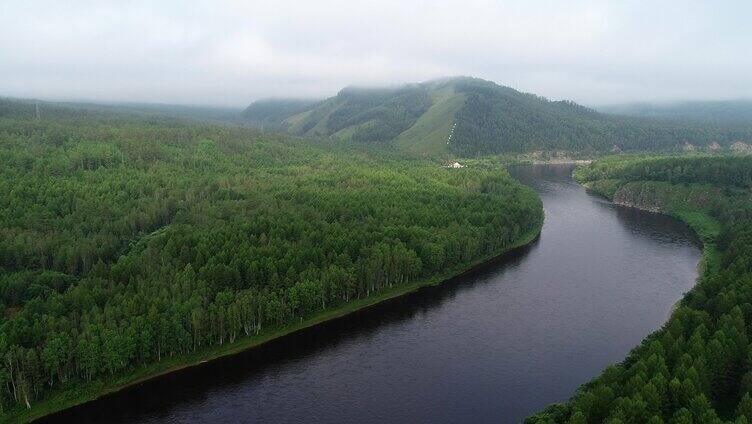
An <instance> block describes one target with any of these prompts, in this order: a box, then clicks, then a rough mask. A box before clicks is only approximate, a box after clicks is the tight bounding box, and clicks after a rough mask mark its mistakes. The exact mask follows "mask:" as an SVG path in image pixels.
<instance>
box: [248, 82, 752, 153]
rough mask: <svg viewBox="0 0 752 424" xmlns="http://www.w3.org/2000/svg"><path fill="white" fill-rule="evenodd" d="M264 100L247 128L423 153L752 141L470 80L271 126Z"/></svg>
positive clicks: (333, 103) (359, 96) (365, 96)
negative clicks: (260, 126) (267, 127)
mask: <svg viewBox="0 0 752 424" xmlns="http://www.w3.org/2000/svg"><path fill="white" fill-rule="evenodd" d="M264 102H267V103H268V101H260V102H256V103H254V104H252V105H251V106H249V108H248V109H247V110H246V115H245V116H246V119H247V120H248V121H249V122H251V123H253V122H258V121H261V120H264V119H266V120H267V121H266V124H267V125H271V126H273V127H275V128H276V129H281V130H284V131H287V132H289V133H291V134H295V135H299V136H311V137H329V138H333V139H340V140H349V141H354V142H393V143H395V144H396V145H398V146H400V147H402V148H405V149H408V150H412V151H415V152H420V153H426V154H441V153H454V154H460V155H476V154H486V153H502V152H521V151H533V150H548V151H585V152H603V151H611V150H624V151H630V150H631V151H638V150H639V151H644V150H681V149H687V148H710V147H711V146H712V148H713V149H717V148H729V146H731V145H732V144H733V143H735V142H744V143H750V142H752V123H748V124H744V125H738V124H735V125H730V124H728V123H726V122H677V121H671V120H658V119H644V118H639V117H626V116H616V115H608V114H602V113H599V112H597V111H595V110H593V109H590V108H587V107H584V106H580V105H578V104H576V103H573V102H570V101H550V100H548V99H545V98H543V97H540V96H536V95H534V94H528V93H522V92H519V91H517V90H514V89H512V88H509V87H504V86H500V85H497V84H495V83H493V82H490V81H484V80H481V79H477V78H469V77H458V78H449V79H442V80H435V81H429V82H424V83H420V84H410V85H405V86H401V87H394V88H371V89H366V88H345V89H343V90H342V91H340V92H339V93H338V94H337V95H336V96H334V97H331V98H329V99H326V100H323V101H320V102H317V103H313V104H310V105H308V106H307V107H304V108H302V109H301V110H292V109H293V108H290V109H291V110H290V111H289V112H285V111H284V110H283V108H282V107H280V108H277V112H279V113H275V114H274V117H273V119H272V121H273V122H270V121H269V118H268V115H262V114H261V113H260V112H258V111H259V110H263V108H262V105H264V104H265V103H264ZM450 134H451V138H450Z"/></svg>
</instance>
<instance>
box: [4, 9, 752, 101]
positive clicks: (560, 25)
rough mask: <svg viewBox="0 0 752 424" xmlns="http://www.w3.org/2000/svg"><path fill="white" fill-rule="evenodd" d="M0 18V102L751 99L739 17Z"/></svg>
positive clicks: (47, 14) (751, 33)
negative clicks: (531, 96) (442, 91)
mask: <svg viewBox="0 0 752 424" xmlns="http://www.w3.org/2000/svg"><path fill="white" fill-rule="evenodd" d="M65 3H68V2H58V1H54V2H53V1H34V0H31V1H26V2H3V4H2V5H0V95H5V96H18V97H38V98H45V99H66V100H73V99H86V100H97V101H145V102H162V103H190V104H217V105H236V106H241V105H245V104H247V103H248V102H250V101H252V100H254V99H257V98H260V97H269V96H276V97H286V96H295V97H323V96H330V95H332V94H334V93H336V92H337V90H338V89H340V88H342V87H343V86H346V85H371V86H372V85H383V84H395V83H402V82H415V81H422V80H426V79H431V78H436V77H441V76H451V75H472V76H478V77H481V78H486V79H490V80H493V81H495V82H498V83H500V84H505V85H510V86H513V87H515V88H518V89H520V90H523V91H529V92H534V93H536V94H540V95H544V96H547V97H550V98H554V99H561V98H566V99H572V100H575V101H578V102H580V103H583V104H590V105H592V104H602V103H615V102H624V101H665V100H680V99H727V98H743V97H752V85H751V84H749V75H752V56H750V55H749V54H748V43H749V40H750V39H752V26H750V25H748V24H747V22H745V20H746V19H748V17H749V16H752V4H750V3H748V2H742V1H738V2H732V1H721V2H713V3H710V2H699V1H697V2H693V1H662V2H653V3H645V2H638V1H633V2H630V1H614V2H606V1H561V2H555V1H545V2H544V1H506V2H498V1H475V0H464V1H432V2H428V1H411V2H405V1H391V0H386V1H382V2H366V1H319V2H298V1H289V0H278V1H257V2H253V1H251V2H248V1H195V2H190V3H187V2H178V1H163V2H147V1H142V2H139V1H132V2H102V1H91V2H87V1H78V2H74V3H72V4H65Z"/></svg>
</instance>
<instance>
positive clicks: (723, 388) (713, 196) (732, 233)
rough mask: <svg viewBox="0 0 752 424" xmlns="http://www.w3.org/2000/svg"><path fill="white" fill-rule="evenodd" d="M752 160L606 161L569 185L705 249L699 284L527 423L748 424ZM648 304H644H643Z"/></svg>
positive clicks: (751, 394)
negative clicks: (657, 220) (649, 217)
mask: <svg viewBox="0 0 752 424" xmlns="http://www.w3.org/2000/svg"><path fill="white" fill-rule="evenodd" d="M751 170H752V160H747V159H743V158H742V159H740V158H725V157H696V156H688V157H676V156H674V157H637V158H635V157H627V158H624V159H622V158H608V159H607V160H603V161H601V162H598V161H596V162H595V163H594V164H593V165H590V166H587V167H583V168H580V169H578V170H577V172H575V179H576V180H577V181H578V182H580V183H581V184H584V185H585V186H586V187H588V188H589V189H591V190H592V191H594V192H596V193H598V194H601V195H603V196H605V197H606V198H608V199H610V200H612V201H613V202H614V203H616V204H619V205H624V206H630V207H636V208H640V209H645V210H649V211H653V212H659V213H664V214H667V215H671V216H674V217H676V218H678V219H680V220H682V221H684V222H686V223H687V225H689V226H690V227H691V228H692V229H693V230H694V232H695V233H696V234H697V235H698V237H699V238H700V239H701V240H702V243H703V257H702V259H701V261H700V264H699V277H698V279H697V282H696V284H695V286H694V287H693V289H692V290H690V291H689V292H688V293H687V294H686V295H685V296H684V297H683V298H682V299H681V300H680V301H679V302H678V303H677V304H676V306H675V308H674V310H673V312H672V313H671V315H670V317H669V318H668V320H667V322H666V323H665V324H664V325H663V327H662V328H661V329H659V330H658V331H656V332H654V333H652V334H650V335H648V336H647V337H646V338H645V339H644V340H643V341H642V342H641V343H640V344H639V345H638V346H636V347H635V348H634V349H633V350H632V351H631V352H630V353H629V354H628V355H627V357H626V358H625V360H624V361H623V362H621V363H619V364H615V365H612V366H609V367H607V368H606V369H605V370H604V371H603V373H602V374H601V375H600V376H598V377H596V378H594V379H593V380H592V381H590V382H587V383H585V384H583V385H582V386H581V387H580V388H579V389H578V390H577V391H576V392H575V394H574V395H573V396H572V398H571V399H569V400H568V401H567V402H564V403H561V404H553V405H551V406H549V407H547V408H546V409H545V410H543V411H542V412H540V413H538V414H535V415H534V416H531V417H529V418H528V419H527V420H526V421H525V422H526V423H536V424H537V423H546V424H550V423H603V422H608V423H643V422H649V423H655V424H658V423H666V422H670V423H679V422H681V423H691V422H702V423H716V424H720V423H722V422H735V423H742V422H744V423H747V422H749V420H750V419H752V363H750V362H749V360H748V358H750V357H751V356H750V355H751V354H752V350H750V344H749V340H750V334H749V332H750V330H749V328H750V327H749V326H748V324H747V323H749V322H752V291H750V290H749V287H750V283H752V267H751V266H750V265H751V262H750V260H749V258H750V254H751V253H752V245H750V240H752V225H751V222H752V207H750V206H751V205H752V203H750V201H749V199H750V195H751V193H750V188H752V187H750V185H751V184H752V181H750V180H749V179H748V178H745V177H744V176H745V175H749V172H750V171H751ZM646 301H649V300H647V299H646Z"/></svg>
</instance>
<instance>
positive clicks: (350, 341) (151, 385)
mask: <svg viewBox="0 0 752 424" xmlns="http://www.w3.org/2000/svg"><path fill="white" fill-rule="evenodd" d="M571 170H572V166H571V165H532V166H524V167H515V168H513V169H512V173H513V175H514V176H515V177H517V178H518V179H520V180H521V181H522V182H523V183H525V184H528V185H530V186H532V187H533V188H534V189H535V190H536V191H537V192H538V194H539V195H540V197H541V199H542V200H543V205H544V208H545V211H546V220H545V224H544V226H543V230H542V232H541V236H540V238H539V239H538V240H537V241H536V242H534V243H532V244H531V245H529V246H527V247H525V248H523V249H520V250H519V251H516V252H514V253H511V254H508V255H505V256H504V257H502V258H500V259H499V260H497V261H494V263H491V264H489V265H487V266H484V267H482V268H481V269H478V270H477V271H475V272H472V273H470V274H469V275H465V276H463V277H460V278H456V279H454V280H453V281H450V282H448V283H447V284H444V285H442V286H438V287H430V288H426V289H422V290H420V291H418V292H416V293H414V294H410V295H407V296H404V297H401V298H398V299H394V300H391V301H388V302H385V303H382V304H379V305H377V306H375V307H372V308H369V309H366V310H363V311H360V312H357V313H355V314H352V315H349V316H347V317H345V318H343V319H339V320H335V321H331V322H328V323H325V324H323V325H320V326H317V327H314V328H311V329H307V330H304V331H302V332H299V333H296V334H293V335H290V336H288V337H284V338H282V339H279V340H277V341H275V342H272V343H269V344H267V345H265V346H263V347H261V348H258V349H255V350H250V351H247V352H244V353H242V354H239V355H237V356H234V357H230V358H226V359H220V360H217V361H214V362H210V363H207V364H204V365H202V366H200V367H195V368H191V369H188V370H184V371H181V372H178V373H175V374H173V375H167V376H163V377H160V378H158V379H155V380H152V381H148V382H145V383H142V384H139V385H137V386H134V387H131V388H129V389H127V390H124V391H122V392H120V393H116V394H114V395H111V396H107V397H105V398H102V399H100V400H97V401H95V402H91V403H89V404H85V405H82V406H79V407H76V408H73V409H70V410H67V411H64V412H62V413H60V414H57V415H54V416H51V417H48V418H47V419H46V420H45V421H48V422H78V423H87V422H107V423H125V422H128V423H130V422H140V423H164V422H166V423H188V422H226V423H238V422H259V423H383V422H399V423H461V422H473V423H507V422H509V423H515V422H520V421H521V420H522V419H523V418H524V417H525V416H527V415H529V414H531V413H533V412H535V411H537V410H540V409H541V408H543V407H545V406H546V405H547V404H549V403H552V402H559V401H563V400H566V399H567V398H568V397H569V396H571V394H572V393H573V392H574V390H575V389H576V388H577V387H578V386H579V385H580V384H582V383H584V382H586V381H588V380H589V379H590V378H592V377H594V376H596V375H598V373H599V372H600V371H601V370H602V369H603V368H604V367H605V366H607V365H608V364H611V363H615V362H618V361H620V360H622V359H623V358H624V356H625V355H626V354H627V352H628V351H629V350H630V349H631V348H632V347H634V346H635V345H637V344H638V343H639V342H640V340H641V339H642V338H644V337H645V336H646V335H647V334H649V333H650V332H651V331H653V330H655V329H658V328H659V327H660V326H661V325H662V323H663V322H664V321H665V320H666V319H667V317H668V314H669V313H670V311H671V308H672V305H673V304H674V303H675V302H676V301H677V300H678V299H680V298H681V297H682V295H683V293H685V292H686V291H688V290H689V289H691V287H692V285H693V284H694V280H695V278H696V276H697V271H696V265H697V262H698V260H699V257H700V249H699V243H698V241H697V240H696V238H695V237H694V235H693V234H692V232H691V231H690V230H689V229H688V228H687V227H686V226H685V225H684V224H682V223H680V222H678V221H676V220H674V219H671V218H668V217H665V216H661V215H657V214H652V213H648V212H643V211H639V210H634V209H628V208H623V207H617V206H614V205H612V204H610V203H609V202H607V201H605V200H603V199H600V198H598V197H596V196H594V195H590V194H588V193H586V192H585V191H584V190H583V189H582V188H581V187H579V186H578V185H577V184H576V183H575V182H574V181H572V179H571V178H570V172H571Z"/></svg>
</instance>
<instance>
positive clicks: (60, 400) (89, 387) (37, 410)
mask: <svg viewBox="0 0 752 424" xmlns="http://www.w3.org/2000/svg"><path fill="white" fill-rule="evenodd" d="M542 226H543V222H542V221H541V222H538V223H537V224H536V225H535V227H534V228H533V229H532V230H530V231H528V232H526V233H525V234H523V235H522V236H521V237H520V238H519V240H518V241H517V242H516V243H514V244H513V245H512V246H510V247H509V248H508V249H505V250H503V251H499V252H495V253H493V254H491V255H489V256H488V257H486V258H484V259H483V260H481V261H478V262H476V263H474V264H472V265H469V266H466V267H460V268H456V269H453V270H451V271H448V272H446V273H445V274H443V275H441V276H437V277H434V278H430V279H426V280H422V281H416V282H414V283H410V284H406V285H402V286H395V287H392V288H390V289H387V290H383V291H382V292H380V293H378V294H375V295H372V296H369V297H366V298H362V299H357V300H354V301H352V302H349V303H347V304H345V305H342V306H341V307H338V308H334V309H330V310H327V311H323V312H320V313H318V314H316V315H314V316H312V317H310V318H308V319H305V320H303V321H301V322H299V323H295V324H291V325H287V326H284V327H280V328H270V329H268V330H267V331H264V332H262V333H261V334H258V335H256V336H253V337H247V338H243V339H240V340H238V341H237V342H235V343H228V344H225V345H223V346H218V347H214V348H211V349H207V350H205V351H202V352H199V353H194V354H191V355H188V356H182V357H173V358H168V359H164V360H163V361H161V362H158V363H155V364H152V365H149V366H146V367H142V368H139V369H136V370H134V371H132V372H130V373H128V374H125V375H121V376H118V377H116V378H113V379H108V380H98V381H93V382H90V383H88V384H86V385H81V384H77V385H76V387H75V388H63V390H60V391H58V392H57V393H55V394H53V395H51V396H49V397H47V398H46V399H45V400H44V401H42V402H39V403H37V404H35V405H34V408H33V409H30V410H26V409H24V410H21V409H17V410H15V411H13V412H12V413H11V414H9V415H7V416H6V417H4V418H5V420H6V421H3V422H7V423H24V422H29V421H32V420H35V419H38V418H41V417H43V416H46V415H50V414H54V413H55V412H58V411H62V410H64V409H67V408H71V407H74V406H76V405H80V404H83V403H86V402H90V401H93V400H96V399H97V398H100V397H102V396H106V395H109V394H112V393H115V392H118V391H120V390H123V389H125V388H127V387H130V386H133V385H136V384H139V383H141V382H143V381H147V380H150V379H153V378H157V377H159V376H163V375H166V374H170V373H173V372H179V371H180V370H183V369H186V368H189V367H194V366H199V365H201V364H203V363H206V362H209V361H212V360H215V359H218V358H222V357H226V356H230V355H235V354H238V353H240V352H243V351H245V350H248V349H252V348H255V347H258V346H260V345H262V344H264V343H267V342H270V341H272V340H274V339H278V338H280V337H284V336H287V335H290V334H292V333H295V332H297V331H300V330H303V329H306V328H309V327H312V326H315V325H318V324H321V323H324V322H327V321H330V320H334V319H338V318H342V317H345V316H347V315H348V314H351V313H353V312H356V311H360V310H363V309H366V308H368V307H371V306H373V305H376V304H378V303H381V302H384V301H386V300H389V299H393V298H396V297H400V296H404V295H407V294H409V293H412V292H415V291H417V290H419V289H421V288H424V287H429V286H436V285H439V284H443V283H446V282H448V281H451V280H452V279H454V278H456V277H459V276H461V275H463V274H465V273H469V272H472V271H474V270H475V269H477V268H480V267H482V266H484V265H486V264H487V263H489V262H492V261H495V260H497V259H498V258H499V257H500V256H503V255H505V254H507V253H510V252H512V251H514V250H516V249H520V248H523V247H524V246H526V245H528V244H530V243H531V242H533V241H535V240H536V239H537V238H538V237H539V235H540V230H541V228H542Z"/></svg>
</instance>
